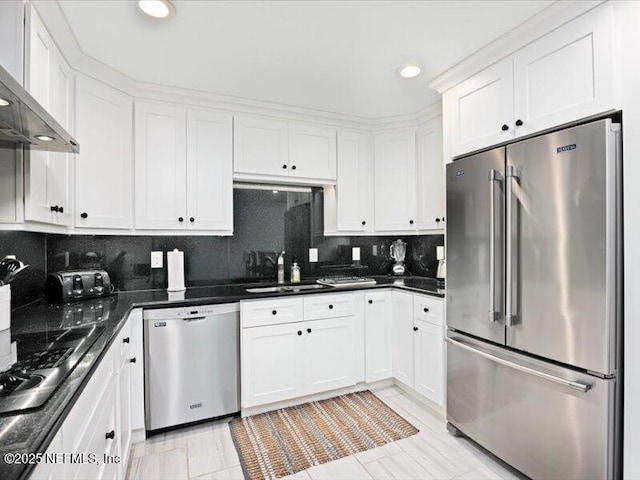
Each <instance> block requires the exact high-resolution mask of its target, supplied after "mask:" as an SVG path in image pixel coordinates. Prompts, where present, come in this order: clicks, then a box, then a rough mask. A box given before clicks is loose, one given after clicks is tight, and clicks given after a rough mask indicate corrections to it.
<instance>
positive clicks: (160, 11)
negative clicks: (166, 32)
mask: <svg viewBox="0 0 640 480" xmlns="http://www.w3.org/2000/svg"><path fill="white" fill-rule="evenodd" d="M138 7H140V10H142V11H143V12H144V13H146V14H147V15H149V16H150V17H153V18H167V17H169V16H171V15H173V14H175V13H176V9H175V7H174V6H173V4H172V3H171V2H170V1H169V0H140V1H139V2H138Z"/></svg>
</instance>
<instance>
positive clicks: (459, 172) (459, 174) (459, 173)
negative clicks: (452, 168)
mask: <svg viewBox="0 0 640 480" xmlns="http://www.w3.org/2000/svg"><path fill="white" fill-rule="evenodd" d="M463 175H464V170H458V171H457V172H456V177H461V176H463Z"/></svg>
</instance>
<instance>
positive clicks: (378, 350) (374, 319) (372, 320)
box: [364, 291, 393, 382]
mask: <svg viewBox="0 0 640 480" xmlns="http://www.w3.org/2000/svg"><path fill="white" fill-rule="evenodd" d="M391 307H392V305H391V292H390V291H384V292H371V293H367V294H366V295H365V310H364V319H365V325H364V329H365V379H366V381H367V382H375V381H378V380H384V379H387V378H391V377H393V356H392V344H391V343H392V342H391V338H392V335H391V326H392V317H391V311H392V310H391Z"/></svg>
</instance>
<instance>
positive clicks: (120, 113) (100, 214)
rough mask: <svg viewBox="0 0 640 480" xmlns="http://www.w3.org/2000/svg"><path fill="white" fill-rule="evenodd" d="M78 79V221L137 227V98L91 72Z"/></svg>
mask: <svg viewBox="0 0 640 480" xmlns="http://www.w3.org/2000/svg"><path fill="white" fill-rule="evenodd" d="M76 83H77V84H76V123H77V129H76V134H77V138H78V141H79V142H80V145H82V148H81V150H80V153H79V154H78V155H77V157H78V160H77V161H76V164H75V167H76V175H75V196H76V197H75V199H76V201H75V225H76V227H78V228H85V227H86V228H131V227H132V226H133V225H132V223H133V222H132V220H133V102H132V101H131V97H129V96H127V95H124V94H122V93H120V92H119V91H117V90H115V89H113V88H110V87H107V86H106V85H104V84H102V83H99V82H95V81H93V80H90V79H88V78H78V79H77V82H76Z"/></svg>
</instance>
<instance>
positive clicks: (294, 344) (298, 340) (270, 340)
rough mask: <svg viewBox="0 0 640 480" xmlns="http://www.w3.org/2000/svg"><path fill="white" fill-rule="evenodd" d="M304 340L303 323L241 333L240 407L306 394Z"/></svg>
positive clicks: (246, 330)
mask: <svg viewBox="0 0 640 480" xmlns="http://www.w3.org/2000/svg"><path fill="white" fill-rule="evenodd" d="M298 332H300V333H299V334H298ZM304 341H305V337H304V336H303V324H302V323H288V324H284V325H269V326H267V327H253V328H244V329H243V330H242V376H241V378H242V407H243V408H247V407H255V406H257V405H264V404H267V403H271V402H277V401H279V400H286V399H289V398H295V397H299V396H301V395H304V394H305V388H304V377H303V368H304V361H303V358H304V355H305V352H304ZM320 361H322V360H320Z"/></svg>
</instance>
